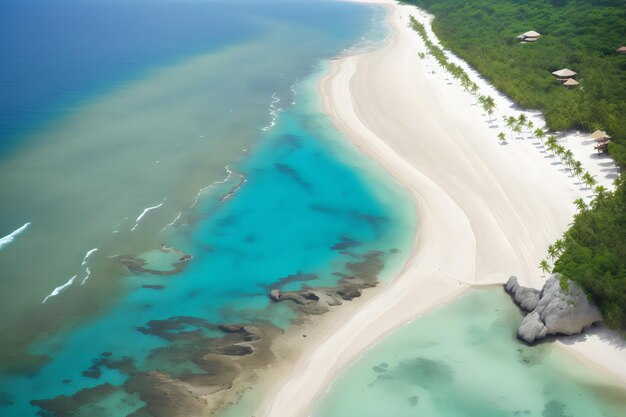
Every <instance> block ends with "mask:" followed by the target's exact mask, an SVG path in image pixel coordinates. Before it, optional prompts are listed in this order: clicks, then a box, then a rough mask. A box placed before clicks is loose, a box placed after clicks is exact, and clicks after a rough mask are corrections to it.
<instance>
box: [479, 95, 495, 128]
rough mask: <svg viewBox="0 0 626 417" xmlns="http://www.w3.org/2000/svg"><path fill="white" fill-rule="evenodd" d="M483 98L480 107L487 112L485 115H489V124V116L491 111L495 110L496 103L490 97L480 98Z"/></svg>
mask: <svg viewBox="0 0 626 417" xmlns="http://www.w3.org/2000/svg"><path fill="white" fill-rule="evenodd" d="M482 97H484V99H483V102H482V105H483V109H484V110H485V111H486V112H487V114H488V115H489V121H490V122H491V121H492V119H491V115H492V114H493V111H494V110H495V108H496V102H495V100H494V99H493V97H491V96H486V97H485V96H482Z"/></svg>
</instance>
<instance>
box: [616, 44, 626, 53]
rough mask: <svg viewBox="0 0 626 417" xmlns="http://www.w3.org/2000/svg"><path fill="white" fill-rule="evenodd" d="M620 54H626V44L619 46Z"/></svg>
mask: <svg viewBox="0 0 626 417" xmlns="http://www.w3.org/2000/svg"><path fill="white" fill-rule="evenodd" d="M617 53H618V54H626V46H622V47H621V48H617Z"/></svg>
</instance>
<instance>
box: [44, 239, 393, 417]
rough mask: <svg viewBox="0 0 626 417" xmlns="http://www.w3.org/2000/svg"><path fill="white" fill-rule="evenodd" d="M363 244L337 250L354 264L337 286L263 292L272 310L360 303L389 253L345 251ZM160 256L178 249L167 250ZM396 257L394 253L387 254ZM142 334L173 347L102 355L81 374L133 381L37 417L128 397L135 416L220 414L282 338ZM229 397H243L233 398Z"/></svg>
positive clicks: (178, 329)
mask: <svg viewBox="0 0 626 417" xmlns="http://www.w3.org/2000/svg"><path fill="white" fill-rule="evenodd" d="M359 244H360V242H357V241H355V240H353V239H350V238H348V237H344V238H342V239H341V241H340V242H338V243H337V244H336V245H334V247H333V249H334V250H336V251H338V252H339V253H341V254H342V255H344V256H345V257H347V258H348V259H351V261H350V262H347V263H345V268H344V271H343V272H335V273H333V275H334V276H336V277H337V281H336V285H334V286H324V287H312V286H307V285H305V283H307V282H311V281H313V280H316V279H318V278H319V277H318V275H316V274H307V273H295V274H291V275H287V276H285V277H283V278H280V279H278V280H277V281H276V282H275V283H273V284H271V285H268V286H266V287H265V288H264V290H265V291H267V292H269V297H270V299H271V301H272V303H270V304H269V305H268V307H267V308H268V309H272V308H274V307H273V305H274V304H275V303H287V305H289V306H290V307H291V308H292V309H293V310H294V311H296V312H297V313H298V317H306V316H308V315H319V314H323V313H325V312H327V311H329V310H330V309H331V308H332V307H334V306H339V305H341V304H342V303H343V302H346V301H350V300H352V299H354V298H357V297H360V296H361V295H362V292H363V290H365V289H367V288H371V287H375V286H376V285H378V275H379V274H380V272H381V271H382V270H383V268H384V260H383V258H384V255H385V252H382V251H371V252H367V253H365V254H357V253H351V252H345V250H347V249H350V248H353V247H356V246H358V245H359ZM162 250H174V249H172V248H167V247H165V246H163V247H162ZM396 252H397V251H394V250H391V251H390V252H389V253H396ZM181 254H182V253H181ZM182 255H184V254H182ZM182 255H181V259H180V260H179V262H178V264H181V265H182V264H185V263H187V262H188V260H189V259H190V258H191V257H188V258H187V257H185V259H182V258H183V256H182ZM118 259H119V260H120V261H121V262H122V263H123V264H124V265H126V267H127V268H129V269H130V270H131V271H133V272H145V273H155V274H157V275H169V274H170V272H169V271H166V272H163V271H152V270H151V269H149V268H145V261H143V260H141V259H138V258H133V257H124V256H121V257H118ZM142 261H143V262H144V263H142ZM178 264H177V265H178ZM179 267H180V268H184V266H180V265H179V266H178V267H177V268H179ZM294 284H300V285H301V289H299V290H296V291H283V287H285V286H287V285H292V286H293V285H294ZM143 288H148V289H152V290H161V289H163V286H160V285H144V286H143ZM295 320H298V319H295ZM137 331H138V332H140V333H142V334H145V335H150V336H153V337H158V338H160V339H161V340H163V341H166V342H167V343H166V344H165V345H164V346H160V347H158V348H155V349H153V350H152V351H150V352H149V353H148V355H147V356H146V358H145V359H144V360H143V361H142V362H141V363H136V362H135V360H134V359H133V358H130V357H125V356H117V355H116V354H115V352H103V353H102V354H100V355H99V356H98V357H97V358H94V359H93V361H92V364H91V366H90V367H89V368H88V369H86V370H85V371H83V375H84V376H86V377H89V378H93V379H94V380H98V379H99V378H100V377H101V376H102V374H103V373H104V371H105V370H106V369H116V370H118V371H119V372H120V373H122V374H124V375H125V376H126V377H127V379H126V381H125V383H124V384H123V385H122V386H112V385H110V384H107V383H103V384H100V385H97V386H95V387H93V388H90V389H83V390H80V391H78V392H76V393H75V394H74V395H71V396H68V395H61V396H58V397H55V398H50V399H41V400H35V401H32V404H33V405H35V406H37V407H39V408H40V409H41V410H40V411H39V415H40V416H42V417H70V416H71V417H83V416H84V417H87V416H88V417H100V416H101V415H102V414H101V413H102V409H99V408H98V407H97V403H98V402H101V401H104V400H106V399H107V398H110V396H111V395H120V397H121V398H127V400H124V401H128V405H129V408H131V409H132V410H134V411H133V412H132V413H131V414H129V416H128V417H192V416H200V415H202V416H211V415H215V413H217V412H218V411H219V410H220V409H222V408H223V407H225V406H227V405H228V404H229V401H230V400H229V398H230V399H232V398H236V395H240V393H241V391H233V390H231V389H232V388H234V387H235V384H236V382H237V381H243V383H242V382H239V383H238V385H237V390H241V389H243V388H242V386H250V385H251V384H253V383H254V378H255V377H254V372H252V373H251V372H249V371H250V370H256V369H260V368H262V367H265V366H267V365H268V364H270V363H271V362H272V361H273V360H275V356H274V353H273V351H272V341H273V339H274V338H275V336H277V335H278V334H280V333H282V332H283V330H282V329H279V328H277V327H276V326H274V325H273V324H272V323H270V322H268V321H263V320H259V319H255V321H250V322H246V323H213V322H210V321H208V320H205V319H203V318H200V317H188V316H174V317H170V318H168V319H164V320H150V321H148V322H147V323H145V325H143V326H141V327H139V328H137ZM385 366H386V364H385ZM382 367H383V365H381V369H383V368H382ZM244 370H245V371H248V372H243V371H244ZM239 378H243V379H241V380H239ZM68 383H70V381H68ZM231 392H232V393H239V394H234V395H230V394H229V393H231ZM222 394H229V395H230V396H229V395H222ZM102 417H104V416H102Z"/></svg>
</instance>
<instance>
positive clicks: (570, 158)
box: [563, 149, 574, 174]
mask: <svg viewBox="0 0 626 417" xmlns="http://www.w3.org/2000/svg"><path fill="white" fill-rule="evenodd" d="M563 160H564V161H565V165H567V168H568V169H569V170H570V174H571V173H572V165H573V164H574V153H573V152H572V151H571V150H570V149H567V150H566V151H565V153H564V154H563Z"/></svg>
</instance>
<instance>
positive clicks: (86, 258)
mask: <svg viewBox="0 0 626 417" xmlns="http://www.w3.org/2000/svg"><path fill="white" fill-rule="evenodd" d="M94 252H98V248H93V249H90V250H88V251H87V253H86V254H85V257H84V258H83V262H82V263H81V265H83V266H85V265H87V260H88V259H89V257H90V256H91V255H93V254H94Z"/></svg>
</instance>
